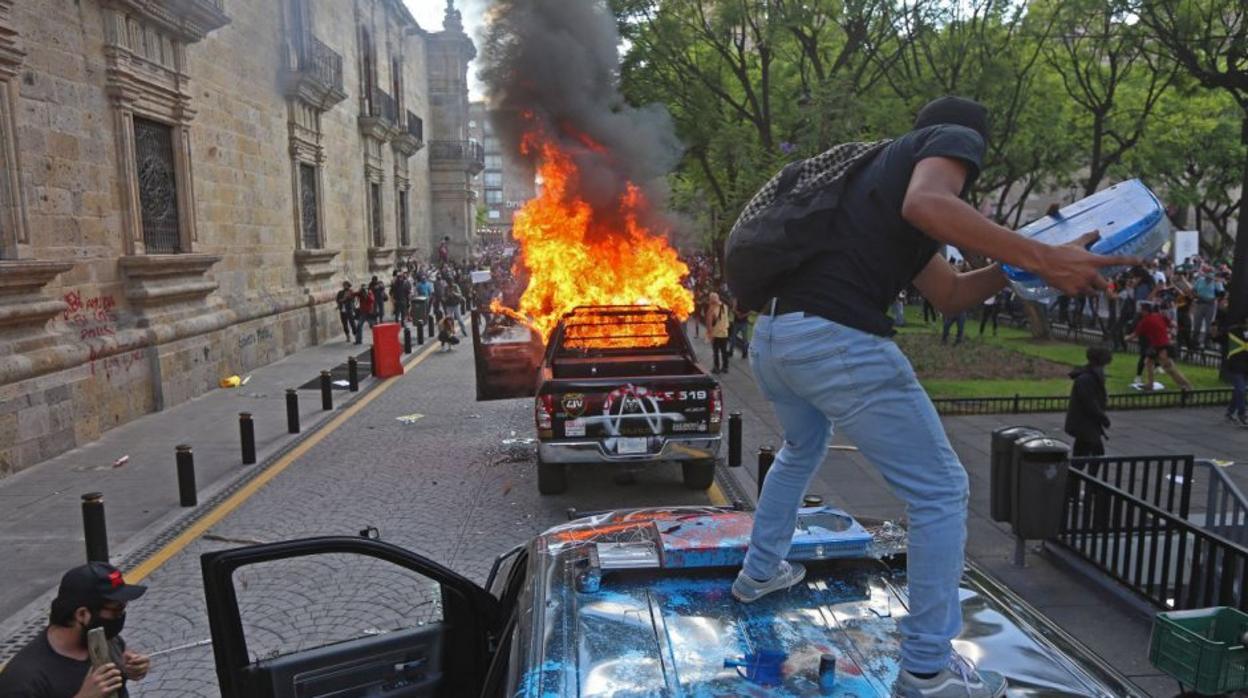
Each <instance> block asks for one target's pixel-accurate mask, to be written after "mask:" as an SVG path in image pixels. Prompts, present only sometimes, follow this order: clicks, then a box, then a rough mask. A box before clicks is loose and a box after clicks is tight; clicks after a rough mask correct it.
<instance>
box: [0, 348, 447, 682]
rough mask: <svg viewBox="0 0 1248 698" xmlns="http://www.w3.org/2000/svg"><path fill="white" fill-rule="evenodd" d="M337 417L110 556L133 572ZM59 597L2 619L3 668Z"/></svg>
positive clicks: (369, 386)
mask: <svg viewBox="0 0 1248 698" xmlns="http://www.w3.org/2000/svg"><path fill="white" fill-rule="evenodd" d="M431 346H432V345H429V346H428V347H426V346H421V347H420V348H419V350H414V351H413V352H412V353H411V354H410V355H409V357H408V358H407V360H406V361H404V362H403V367H404V376H406V375H408V374H407V373H406V370H407V369H408V368H409V366H411V365H412V364H414V363H416V362H417V361H418V359H420V357H422V356H424V355H425V353H426V352H428V351H429V350H430V347H431ZM414 349H415V348H414ZM385 384H386V381H385V380H381V379H377V378H374V377H372V376H368V377H366V378H365V379H364V381H362V382H361V383H360V390H359V391H358V392H356V393H347V395H349V396H350V397H348V399H346V400H345V401H343V402H341V403H337V404H336V405H335V407H334V410H333V412H341V411H343V410H346V409H349V408H350V407H351V406H352V405H354V404H355V403H356V402H358V401H359V400H361V399H363V398H364V397H365V396H366V395H368V394H369V393H371V392H373V391H374V390H376V389H377V388H379V387H381V386H383V385H385ZM332 422H333V413H332V412H331V413H330V415H329V416H328V417H327V418H325V419H322V420H321V421H320V422H319V423H318V424H317V425H316V426H315V427H314V428H312V429H305V430H304V431H301V432H300V433H299V434H298V435H295V436H294V437H293V438H291V439H290V440H289V441H287V442H286V443H284V444H282V445H281V446H279V447H278V448H277V449H276V450H275V451H273V452H272V453H270V454H269V455H267V456H266V457H265V458H264V460H262V461H260V462H258V463H257V464H256V465H251V466H247V467H246V469H245V470H242V471H239V472H237V473H234V474H232V475H226V476H224V477H220V478H218V479H217V480H215V481H213V482H212V483H211V484H209V485H208V486H206V487H205V488H204V489H202V490H200V492H199V501H200V503H199V504H198V505H197V506H195V507H193V508H188V509H182V508H174V509H172V510H170V511H169V512H168V513H166V514H164V515H162V516H160V517H159V518H157V519H156V520H155V521H153V522H152V523H150V524H148V525H147V526H144V527H143V528H142V529H141V530H139V531H138V532H137V533H135V534H134V535H132V536H130V537H129V538H127V539H126V540H124V541H122V542H121V543H120V544H119V545H118V546H117V548H116V549H115V550H114V551H112V554H111V555H110V557H112V561H113V563H114V564H115V565H116V566H117V567H118V569H121V570H123V571H126V572H129V571H132V570H134V569H135V568H136V567H138V566H139V565H141V564H142V563H143V562H145V561H146V560H147V559H149V558H151V557H152V556H154V555H155V554H156V553H158V552H159V551H160V550H161V549H163V548H164V546H165V545H167V544H168V543H169V542H171V541H172V540H174V539H175V538H176V537H177V536H178V535H180V534H181V533H182V532H183V531H185V530H187V529H188V528H190V527H191V526H193V525H195V523H196V522H198V521H199V520H200V519H202V518H203V517H204V516H207V515H208V514H209V512H211V511H213V510H214V509H215V508H216V507H217V506H218V505H219V504H221V503H222V502H223V501H225V500H226V499H227V498H229V497H230V496H231V495H233V494H234V493H235V492H237V491H238V490H240V489H242V488H243V487H245V486H246V485H247V484H248V483H250V482H251V481H252V480H254V479H256V478H258V477H260V476H261V475H263V474H264V473H265V472H266V471H267V470H268V469H269V467H270V466H272V465H273V464H274V463H276V462H277V461H278V460H280V459H281V458H283V457H284V456H286V455H287V454H288V453H290V452H291V451H293V450H294V449H296V448H298V447H299V445H300V444H302V443H303V442H305V441H307V440H308V439H310V438H312V437H313V436H315V435H317V434H319V433H320V432H321V431H322V430H323V429H325V427H326V426H327V425H329V424H330V423H332ZM55 597H56V587H55V586H54V587H52V588H50V589H48V590H47V591H46V592H44V593H43V594H40V595H39V596H38V597H36V598H35V599H34V600H33V601H31V602H30V603H28V604H26V605H25V606H23V607H22V608H21V609H19V610H18V611H17V612H16V613H14V614H13V615H11V616H9V617H8V618H5V619H3V620H0V638H3V639H2V640H0V669H3V666H4V663H5V662H7V661H8V660H9V659H12V657H13V655H15V654H17V652H18V650H20V649H21V648H22V647H23V646H24V645H25V644H26V643H27V642H29V641H30V640H31V639H33V638H34V637H35V636H36V635H37V634H38V633H39V631H40V630H42V629H43V628H44V627H46V626H47V614H48V607H49V605H50V604H51V602H52V599H53V598H55Z"/></svg>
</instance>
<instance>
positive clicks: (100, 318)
mask: <svg viewBox="0 0 1248 698" xmlns="http://www.w3.org/2000/svg"><path fill="white" fill-rule="evenodd" d="M61 300H63V301H65V311H64V312H62V313H61V319H62V320H64V321H65V324H67V325H69V326H70V327H71V328H74V329H76V330H78V339H79V340H81V341H84V342H87V343H88V355H87V360H88V362H89V365H90V367H91V375H93V376H94V375H97V373H103V374H104V375H106V376H108V377H110V378H111V377H112V376H113V374H114V373H119V372H125V371H129V370H130V368H131V367H132V366H134V365H135V364H136V363H138V362H139V361H141V360H142V359H143V350H142V349H134V350H131V351H123V352H121V353H114V354H112V355H111V356H107V355H106V354H109V353H110V352H113V351H116V350H115V349H114V348H112V347H109V346H106V345H105V344H103V343H97V342H91V341H90V340H94V339H103V338H105V337H114V336H116V335H117V300H116V299H115V298H113V296H111V295H108V294H104V295H98V296H88V297H86V298H84V297H83V295H82V292H81V291H70V292H68V293H66V294H65V295H64V296H62V297H61Z"/></svg>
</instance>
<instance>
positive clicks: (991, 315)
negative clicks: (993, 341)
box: [979, 303, 1001, 337]
mask: <svg viewBox="0 0 1248 698" xmlns="http://www.w3.org/2000/svg"><path fill="white" fill-rule="evenodd" d="M982 307H983V310H982V315H981V316H980V318H979V333H980V334H981V335H982V334H983V333H984V327H986V326H987V325H988V320H989V319H991V320H992V334H993V336H994V337H995V336H996V334H997V318H998V317H1000V315H1001V304H1000V303H993V304H992V305H985V306H982Z"/></svg>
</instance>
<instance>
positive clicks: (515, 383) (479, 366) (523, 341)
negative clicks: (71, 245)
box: [472, 308, 544, 401]
mask: <svg viewBox="0 0 1248 698" xmlns="http://www.w3.org/2000/svg"><path fill="white" fill-rule="evenodd" d="M493 317H494V316H492V315H491V314H489V313H482V312H481V311H480V310H478V309H476V308H474V309H473V311H472V351H473V356H474V360H475V365H476V370H477V400H478V401H483V400H507V399H510V398H517V397H533V396H534V395H536V394H537V372H538V369H539V368H540V367H541V365H542V355H543V352H544V347H543V346H542V340H541V337H538V336H536V334H537V333H535V332H533V331H532V330H530V329H529V328H527V327H525V326H523V325H503V324H498V323H496V322H493V321H492V318H493Z"/></svg>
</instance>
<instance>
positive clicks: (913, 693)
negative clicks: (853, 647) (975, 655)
mask: <svg viewBox="0 0 1248 698" xmlns="http://www.w3.org/2000/svg"><path fill="white" fill-rule="evenodd" d="M1007 686H1008V684H1007V683H1006V680H1005V677H1004V676H1002V675H1001V674H998V673H997V672H995V671H978V670H976V669H975V665H973V664H971V662H970V661H969V660H967V659H966V658H965V657H963V656H962V655H960V654H958V653H957V652H954V653H953V654H952V655H951V656H950V658H949V666H947V667H945V668H944V669H943V670H942V671H941V672H940V673H939V674H936V675H935V676H933V677H932V678H930V679H920V678H919V677H917V676H915V675H914V674H911V673H910V672H908V671H906V670H905V669H902V670H901V672H900V673H898V675H897V681H896V683H894V684H893V696H894V698H1002V696H1004V695H1005V689H1006V687H1007Z"/></svg>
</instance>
